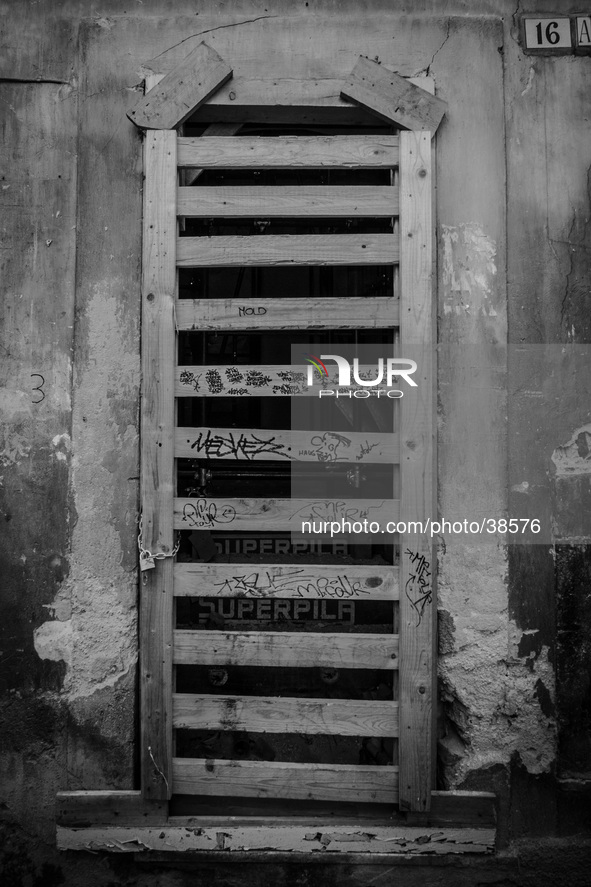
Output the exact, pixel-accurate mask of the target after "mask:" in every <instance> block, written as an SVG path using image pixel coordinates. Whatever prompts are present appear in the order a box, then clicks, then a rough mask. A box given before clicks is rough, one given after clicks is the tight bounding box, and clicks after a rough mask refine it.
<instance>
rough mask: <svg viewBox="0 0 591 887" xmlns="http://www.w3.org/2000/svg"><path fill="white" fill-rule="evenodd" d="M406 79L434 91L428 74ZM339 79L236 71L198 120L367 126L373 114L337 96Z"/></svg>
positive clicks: (339, 95) (199, 111)
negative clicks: (251, 74) (262, 75)
mask: <svg viewBox="0 0 591 887" xmlns="http://www.w3.org/2000/svg"><path fill="white" fill-rule="evenodd" d="M408 82H409V83H414V84H415V86H419V87H421V89H423V90H426V91H427V92H429V93H430V94H431V95H434V94H435V83H434V80H433V78H432V77H410V78H408ZM342 85H343V81H342V79H340V80H336V79H329V78H318V79H313V78H307V79H298V78H285V79H283V78H273V79H264V78H261V79H257V80H255V79H249V78H246V77H243V76H241V75H240V74H239V73H238V71H236V72H235V75H234V77H233V78H232V80H231V81H230V82H229V83H225V84H224V85H223V86H221V87H220V89H219V90H218V91H217V92H216V93H215V95H213V96H212V97H211V98H210V99H209V101H208V102H207V103H206V104H205V105H202V106H201V108H199V110H198V112H197V117H196V119H198V120H199V121H200V122H201V121H203V122H205V121H208V120H216V121H219V120H230V119H232V120H236V119H239V120H243V121H248V122H251V123H255V122H256V123H270V122H273V123H279V124H280V123H288V124H289V123H292V124H293V122H294V121H295V120H297V119H298V116H299V119H300V120H301V122H303V123H307V124H309V125H312V124H319V125H322V124H323V123H324V124H329V123H330V124H332V125H334V124H340V125H341V126H351V125H358V126H359V125H361V126H371V125H374V126H375V123H376V119H375V114H374V113H373V112H370V111H368V110H367V109H365V108H362V107H360V106H359V105H357V104H356V103H354V102H351V101H349V100H348V99H345V98H343V97H342V96H341V94H340V92H341V88H342Z"/></svg>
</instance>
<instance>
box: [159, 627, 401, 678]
mask: <svg viewBox="0 0 591 887" xmlns="http://www.w3.org/2000/svg"><path fill="white" fill-rule="evenodd" d="M173 661H174V663H175V664H176V665H241V666H261V667H266V668H289V667H294V666H297V667H299V668H377V669H388V670H393V669H397V668H398V635H394V634H388V635H380V634H324V633H318V634H311V633H308V632H300V631H295V632H289V631H242V632H239V631H236V632H224V631H208V630H206V631H190V630H188V629H177V630H176V631H175V632H174V641H173Z"/></svg>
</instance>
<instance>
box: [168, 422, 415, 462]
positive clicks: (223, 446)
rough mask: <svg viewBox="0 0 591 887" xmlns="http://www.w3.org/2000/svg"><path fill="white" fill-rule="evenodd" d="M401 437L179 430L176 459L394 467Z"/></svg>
mask: <svg viewBox="0 0 591 887" xmlns="http://www.w3.org/2000/svg"><path fill="white" fill-rule="evenodd" d="M399 451H400V441H399V437H398V435H397V434H380V433H377V432H374V433H372V432H361V431H347V432H336V431H275V430H273V431H265V430H263V429H258V428H199V427H197V428H177V429H176V430H175V444H174V453H175V456H176V457H177V459H179V458H180V459H228V460H230V461H233V462H235V461H247V462H254V461H258V460H261V459H263V460H265V461H273V462H321V463H334V462H343V463H348V462H354V463H355V464H359V463H362V464H364V465H367V464H385V465H392V464H396V463H397V462H398V461H399Z"/></svg>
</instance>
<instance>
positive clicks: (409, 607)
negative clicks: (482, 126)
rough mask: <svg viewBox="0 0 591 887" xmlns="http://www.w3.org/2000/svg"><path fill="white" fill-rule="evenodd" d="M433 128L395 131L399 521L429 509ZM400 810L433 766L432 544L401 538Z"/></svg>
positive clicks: (416, 807) (419, 797)
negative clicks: (403, 371) (411, 370)
mask: <svg viewBox="0 0 591 887" xmlns="http://www.w3.org/2000/svg"><path fill="white" fill-rule="evenodd" d="M431 225H432V220H431V134H430V133H429V132H402V133H401V134H400V289H401V293H400V299H401V302H400V339H401V354H402V355H403V356H404V357H406V358H410V359H413V360H416V362H417V364H418V371H417V373H416V374H415V376H414V378H415V379H416V380H417V382H418V386H419V387H418V388H412V389H410V390H408V391H405V396H404V398H402V400H401V427H400V448H401V455H400V472H401V510H400V517H401V520H404V521H406V522H408V521H422V522H423V523H424V522H425V521H426V520H427V518H431V517H433V515H434V498H433V497H434V485H433V459H434V442H433V432H434V422H433V402H434V401H433V372H434V362H435V359H434V353H435V343H434V337H433V299H432V292H431V289H432V228H431ZM400 571H401V573H400V746H399V747H400V761H399V765H400V808H401V809H402V810H410V811H421V810H429V806H430V792H431V766H432V760H431V759H432V744H431V733H432V711H433V678H432V664H433V637H434V631H433V620H434V613H435V601H434V584H433V582H434V574H435V563H434V559H433V546H432V544H431V539H430V537H429V535H428V534H419V533H413V534H410V533H409V534H406V535H404V536H402V537H401V552H400Z"/></svg>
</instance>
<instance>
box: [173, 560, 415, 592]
mask: <svg viewBox="0 0 591 887" xmlns="http://www.w3.org/2000/svg"><path fill="white" fill-rule="evenodd" d="M398 572H399V571H398V568H394V567H376V566H367V567H363V566H355V565H354V564H339V565H334V566H333V565H327V564H306V565H304V566H301V565H299V564H252V563H250V564H183V563H178V564H175V567H174V594H175V596H176V597H199V598H201V597H241V598H242V597H245V598H257V599H261V598H280V599H281V598H283V599H285V598H287V599H289V598H295V599H302V598H303V599H328V600H344V601H347V600H351V601H353V600H359V601H395V600H398Z"/></svg>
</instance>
